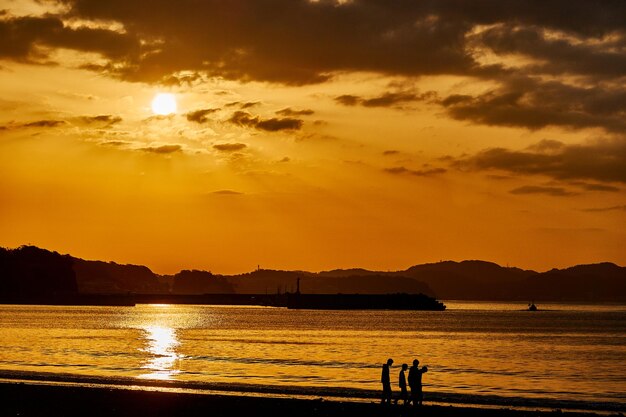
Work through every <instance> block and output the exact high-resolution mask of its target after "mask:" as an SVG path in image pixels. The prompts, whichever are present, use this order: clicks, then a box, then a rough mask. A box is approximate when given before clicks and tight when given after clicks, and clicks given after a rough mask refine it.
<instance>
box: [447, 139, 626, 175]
mask: <svg viewBox="0 0 626 417" xmlns="http://www.w3.org/2000/svg"><path fill="white" fill-rule="evenodd" d="M452 165H453V166H456V167H458V168H461V169H469V170H479V171H482V170H500V171H505V172H509V173H513V174H521V175H545V176H548V177H552V178H554V179H558V180H594V181H599V182H620V183H626V138H612V139H605V140H596V141H589V142H586V143H582V144H571V145H570V144H567V145H566V144H562V145H559V146H558V147H557V146H554V147H552V148H548V149H546V148H545V142H544V143H543V145H542V144H541V142H540V143H539V149H537V147H535V148H533V147H531V148H527V149H526V150H521V151H516V150H511V149H506V148H490V149H486V150H483V151H481V152H478V153H477V154H475V155H471V156H467V157H464V158H460V159H458V160H456V161H453V162H452Z"/></svg>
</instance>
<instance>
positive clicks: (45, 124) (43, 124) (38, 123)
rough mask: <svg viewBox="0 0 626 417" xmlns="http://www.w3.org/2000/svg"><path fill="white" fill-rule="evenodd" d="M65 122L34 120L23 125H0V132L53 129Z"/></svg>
mask: <svg viewBox="0 0 626 417" xmlns="http://www.w3.org/2000/svg"><path fill="white" fill-rule="evenodd" d="M65 124H66V122H65V120H35V121H33V122H25V123H8V124H5V125H0V130H17V129H27V128H55V127H59V126H63V125H65Z"/></svg>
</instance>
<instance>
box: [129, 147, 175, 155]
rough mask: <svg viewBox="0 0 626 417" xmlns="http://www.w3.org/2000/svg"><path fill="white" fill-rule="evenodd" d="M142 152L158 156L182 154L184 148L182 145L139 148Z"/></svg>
mask: <svg viewBox="0 0 626 417" xmlns="http://www.w3.org/2000/svg"><path fill="white" fill-rule="evenodd" d="M139 150H140V151H144V152H151V153H158V154H170V153H176V152H180V151H181V150H182V146H180V145H161V146H147V147H145V148H139Z"/></svg>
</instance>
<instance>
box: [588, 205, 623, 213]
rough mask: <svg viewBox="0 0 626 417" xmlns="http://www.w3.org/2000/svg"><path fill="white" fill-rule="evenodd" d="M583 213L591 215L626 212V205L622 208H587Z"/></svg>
mask: <svg viewBox="0 0 626 417" xmlns="http://www.w3.org/2000/svg"><path fill="white" fill-rule="evenodd" d="M582 211H586V212H589V213H604V212H606V211H626V204H624V205H621V206H610V207H595V208H586V209H582Z"/></svg>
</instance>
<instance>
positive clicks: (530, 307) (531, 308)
mask: <svg viewBox="0 0 626 417" xmlns="http://www.w3.org/2000/svg"><path fill="white" fill-rule="evenodd" d="M528 311H537V306H536V305H535V302H534V301H533V302H532V303H530V304H528Z"/></svg>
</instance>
